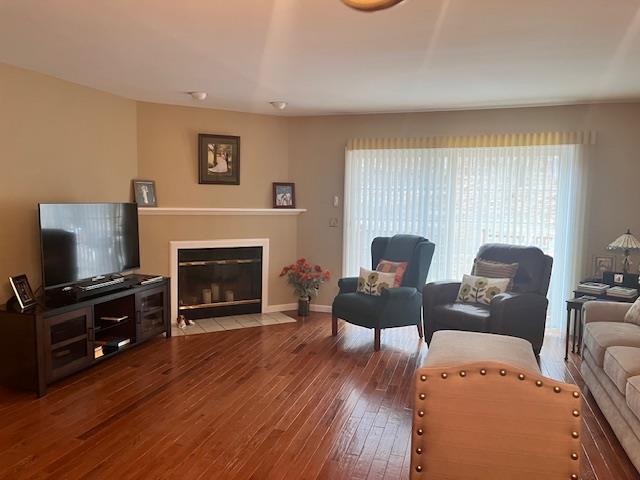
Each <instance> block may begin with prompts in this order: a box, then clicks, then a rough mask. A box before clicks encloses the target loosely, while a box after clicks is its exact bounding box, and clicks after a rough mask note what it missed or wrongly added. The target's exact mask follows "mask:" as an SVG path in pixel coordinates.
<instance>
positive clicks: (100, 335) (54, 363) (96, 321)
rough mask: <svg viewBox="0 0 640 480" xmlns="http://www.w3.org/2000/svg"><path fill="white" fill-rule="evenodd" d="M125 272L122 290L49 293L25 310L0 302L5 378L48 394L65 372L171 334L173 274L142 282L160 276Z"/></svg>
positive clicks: (0, 364)
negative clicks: (81, 295) (81, 294)
mask: <svg viewBox="0 0 640 480" xmlns="http://www.w3.org/2000/svg"><path fill="white" fill-rule="evenodd" d="M125 278H127V281H126V282H125V285H124V286H123V285H122V284H117V285H118V288H117V290H115V291H109V292H105V291H104V290H103V289H97V291H96V290H93V293H92V295H91V296H90V297H88V298H82V299H77V298H74V297H73V296H72V295H65V296H63V297H55V299H54V298H51V297H47V298H46V299H43V300H42V301H41V302H40V303H41V304H40V305H37V306H35V307H33V308H31V309H27V310H25V311H19V310H18V311H16V310H15V308H14V307H12V306H4V307H2V308H0V382H1V383H2V384H4V385H9V386H13V387H19V388H26V389H31V390H35V391H36V392H37V393H38V396H42V395H44V394H46V392H47V386H48V385H50V384H51V383H53V382H55V381H57V380H59V379H61V378H64V377H67V376H69V375H71V374H73V373H76V372H78V371H80V370H84V369H85V368H88V367H90V366H92V365H96V364H97V363H99V362H103V361H105V360H106V359H108V358H110V357H112V356H114V355H117V354H119V353H121V352H123V351H125V350H128V349H130V348H132V347H134V346H136V345H139V344H140V343H142V342H144V341H146V340H149V339H150V338H153V337H155V336H157V335H160V334H162V333H164V334H165V335H166V337H170V336H171V324H170V317H169V279H168V278H162V279H161V280H158V281H155V282H152V283H149V284H145V285H141V284H140V283H141V282H142V281H144V280H145V279H147V278H155V277H151V276H146V275H131V276H128V277H125ZM54 300H55V301H54ZM102 319H104V320H102ZM114 319H122V320H121V321H114ZM127 340H128V342H127V343H124V342H125V341H127ZM119 343H121V344H122V345H121V346H118V344H119Z"/></svg>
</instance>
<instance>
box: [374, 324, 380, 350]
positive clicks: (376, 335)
mask: <svg viewBox="0 0 640 480" xmlns="http://www.w3.org/2000/svg"><path fill="white" fill-rule="evenodd" d="M373 349H374V350H375V351H376V352H377V351H379V350H380V327H375V328H374V329H373Z"/></svg>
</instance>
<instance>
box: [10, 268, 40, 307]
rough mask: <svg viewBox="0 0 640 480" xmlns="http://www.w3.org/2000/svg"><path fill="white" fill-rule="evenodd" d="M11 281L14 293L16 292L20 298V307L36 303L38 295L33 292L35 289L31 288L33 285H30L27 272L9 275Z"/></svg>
mask: <svg viewBox="0 0 640 480" xmlns="http://www.w3.org/2000/svg"><path fill="white" fill-rule="evenodd" d="M9 282H10V283H11V288H12V289H13V293H15V295H16V298H17V299H18V303H19V304H20V308H22V309H23V310H24V309H25V308H29V307H32V306H33V305H35V304H36V297H35V295H34V294H33V290H31V285H29V280H28V279H27V276H26V275H25V274H22V275H17V276H15V277H9Z"/></svg>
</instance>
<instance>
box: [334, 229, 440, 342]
mask: <svg viewBox="0 0 640 480" xmlns="http://www.w3.org/2000/svg"><path fill="white" fill-rule="evenodd" d="M434 249H435V245H434V244H433V243H432V242H430V241H429V240H427V239H426V238H424V237H420V236H417V235H395V236H393V237H377V238H375V239H374V240H373V242H372V243H371V259H372V268H373V269H374V270H375V269H376V267H377V266H378V263H379V262H380V260H383V259H384V260H390V261H393V262H408V265H407V270H406V271H405V274H404V277H403V279H402V285H401V286H400V287H398V288H389V289H386V290H384V291H383V292H382V295H381V296H372V295H365V294H363V293H358V292H357V291H356V290H357V287H358V277H347V278H341V279H340V280H339V281H338V286H339V287H340V293H338V295H337V296H336V298H335V299H334V300H333V306H332V335H334V336H335V335H337V334H338V319H339V318H341V319H343V320H345V321H347V322H349V323H352V324H354V325H359V326H361V327H366V328H372V329H373V330H374V332H375V333H374V348H375V350H380V332H381V330H382V329H383V328H392V327H405V326H408V325H415V326H416V327H417V328H418V334H419V335H420V337H422V336H423V334H422V325H421V316H422V315H421V313H422V312H421V307H422V287H423V286H424V284H425V282H426V279H427V274H428V273H429V267H430V266H431V259H432V258H433V251H434Z"/></svg>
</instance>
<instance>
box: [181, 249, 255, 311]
mask: <svg viewBox="0 0 640 480" xmlns="http://www.w3.org/2000/svg"><path fill="white" fill-rule="evenodd" d="M178 309H179V313H180V314H181V315H184V316H185V317H186V318H188V319H197V318H208V317H221V316H226V315H239V314H246V313H260V312H261V310H262V247H238V248H201V249H181V250H179V251H178Z"/></svg>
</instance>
